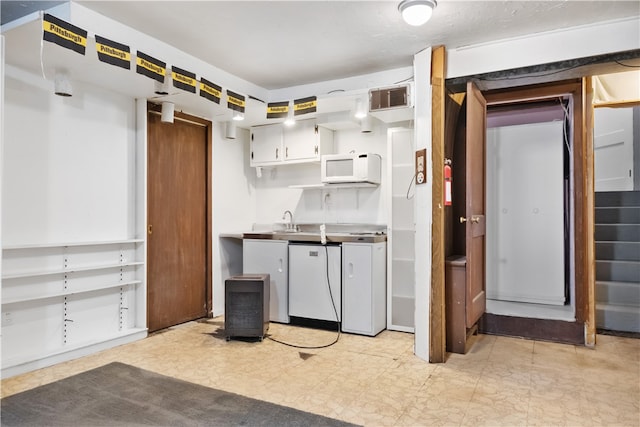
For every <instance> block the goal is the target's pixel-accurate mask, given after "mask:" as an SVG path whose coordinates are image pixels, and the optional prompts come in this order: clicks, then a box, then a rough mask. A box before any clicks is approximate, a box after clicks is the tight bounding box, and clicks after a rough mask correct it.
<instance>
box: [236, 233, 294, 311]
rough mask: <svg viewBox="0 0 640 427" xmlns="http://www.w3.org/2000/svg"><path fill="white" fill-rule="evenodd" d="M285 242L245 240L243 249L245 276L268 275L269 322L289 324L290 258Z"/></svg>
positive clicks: (243, 270)
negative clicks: (269, 280)
mask: <svg viewBox="0 0 640 427" xmlns="http://www.w3.org/2000/svg"><path fill="white" fill-rule="evenodd" d="M287 245H288V242H287V241H285V240H279V241H274V240H257V239H255V240H254V239H245V240H244V241H243V248H242V261H243V264H242V272H243V273H244V274H262V273H268V274H269V276H270V279H271V284H270V287H269V288H270V293H269V320H271V321H273V322H281V323H289V282H288V276H289V268H288V266H289V257H288V251H287Z"/></svg>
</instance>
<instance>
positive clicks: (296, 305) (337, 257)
mask: <svg viewBox="0 0 640 427" xmlns="http://www.w3.org/2000/svg"><path fill="white" fill-rule="evenodd" d="M341 253H342V252H341V248H340V246H323V245H315V244H309V245H303V244H291V245H289V315H290V316H295V317H303V318H305V319H315V320H328V321H331V322H335V321H338V322H339V321H340V313H341V312H342V305H341V293H342V289H341V288H342V285H341V283H342V282H341V271H342V256H341ZM327 282H328V283H327ZM336 312H337V313H336ZM336 314H337V319H336Z"/></svg>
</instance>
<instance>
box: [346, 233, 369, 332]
mask: <svg viewBox="0 0 640 427" xmlns="http://www.w3.org/2000/svg"><path fill="white" fill-rule="evenodd" d="M371 250H372V247H371V245H362V244H348V243H343V244H342V256H343V258H342V308H343V309H342V330H343V331H345V332H354V333H362V334H366V335H371V334H372V333H373V313H372V308H373V301H372V297H373V290H372V277H371V267H372V266H371Z"/></svg>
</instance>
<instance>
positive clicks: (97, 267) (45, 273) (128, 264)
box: [2, 261, 144, 280]
mask: <svg viewBox="0 0 640 427" xmlns="http://www.w3.org/2000/svg"><path fill="white" fill-rule="evenodd" d="M143 264H144V262H142V261H136V262H123V263H120V264H109V265H95V266H90V267H78V268H66V269H62V270H52V271H37V272H32V273H18V274H7V275H4V276H2V280H7V279H22V278H25V277H38V276H51V275H55V274H67V273H78V272H82V271H93V270H108V269H112V268H121V267H131V266H136V265H143Z"/></svg>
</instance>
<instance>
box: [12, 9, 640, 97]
mask: <svg viewBox="0 0 640 427" xmlns="http://www.w3.org/2000/svg"><path fill="white" fill-rule="evenodd" d="M5 3H38V2H7V1H2V6H3V10H5ZM45 3H50V2H45ZM77 3H79V4H81V5H83V6H85V7H88V8H90V9H93V10H95V11H96V12H98V13H101V14H103V15H105V16H108V17H110V18H112V19H115V20H116V21H119V22H122V23H124V24H126V25H128V26H130V27H133V28H136V29H138V30H139V31H141V32H143V33H146V34H149V35H151V36H153V37H155V38H157V39H160V40H162V41H165V42H167V43H169V44H171V45H173V46H175V47H177V48H179V49H181V50H183V51H185V52H187V53H189V54H191V55H193V56H196V57H198V58H200V59H202V60H204V61H206V62H208V63H210V64H213V65H215V66H216V67H218V68H221V69H223V70H225V71H227V72H229V73H232V74H234V75H236V76H238V77H241V78H243V79H245V80H248V81H250V82H252V83H255V84H257V85H259V86H261V87H264V88H266V89H277V88H283V87H291V86H297V85H302V84H308V83H313V82H319V81H326V80H333V79H339V78H345V77H350V76H355V75H361V74H367V73H372V72H377V71H384V70H388V69H393V68H399V67H404V66H410V65H411V64H412V61H413V55H414V54H415V53H417V52H419V51H420V50H422V49H424V48H425V47H428V46H436V45H445V46H446V47H447V48H449V49H451V48H457V47H461V46H466V45H471V44H477V43H483V42H488V41H493V40H500V39H504V38H511V37H519V36H525V35H527V34H532V33H537V32H543V31H552V30H560V29H564V28H567V27H573V26H577V25H586V24H591V23H594V22H599V21H607V20H615V19H623V18H628V17H632V16H640V2H638V1H636V0H632V1H560V0H555V1H532V0H529V1H457V0H440V1H438V6H437V8H436V10H435V11H434V14H433V18H432V19H431V21H429V22H428V23H427V24H426V25H425V26H423V27H418V28H416V27H411V26H409V25H407V24H405V23H404V22H403V21H402V19H401V17H400V14H399V13H398V11H397V4H398V2H397V1H367V0H364V1H363V0H361V1H241V0H235V1H78V2H77ZM639 36H640V35H639Z"/></svg>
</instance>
